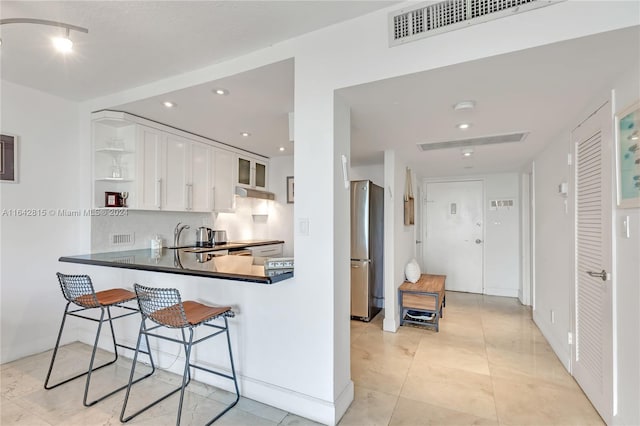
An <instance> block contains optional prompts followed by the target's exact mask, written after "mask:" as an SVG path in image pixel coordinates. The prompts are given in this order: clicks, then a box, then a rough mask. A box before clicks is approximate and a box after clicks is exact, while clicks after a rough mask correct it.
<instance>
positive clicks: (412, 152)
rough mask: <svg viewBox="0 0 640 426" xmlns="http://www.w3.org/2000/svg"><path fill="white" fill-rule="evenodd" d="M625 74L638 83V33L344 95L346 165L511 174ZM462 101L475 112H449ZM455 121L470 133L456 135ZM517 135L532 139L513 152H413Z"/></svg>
mask: <svg viewBox="0 0 640 426" xmlns="http://www.w3.org/2000/svg"><path fill="white" fill-rule="evenodd" d="M632 72H635V75H640V27H632V28H628V29H624V30H618V31H613V32H609V33H602V34H599V35H595V36H590V37H584V38H580V39H575V40H571V41H566V42H561V43H555V44H551V45H547V46H543V47H538V48H534V49H528V50H524V51H520V52H516V53H512V54H507V55H500V56H496V57H491V58H486V59H482V60H477V61H473V62H467V63H464V64H460V65H455V66H450V67H446V68H441V69H437V70H432V71H428V72H423V73H417V74H412V75H407V76H404V77H400V78H394V79H390V80H384V81H378V82H374V83H370V84H365V85H361V86H357V87H351V88H346V89H343V90H341V91H340V94H341V95H342V96H343V97H344V98H345V99H346V101H347V102H348V103H349V104H350V105H351V107H352V118H351V123H352V141H351V147H352V163H354V164H367V163H380V162H382V158H383V151H384V150H385V149H389V148H393V149H395V150H396V152H398V153H399V155H401V157H402V158H405V159H408V160H409V162H410V166H411V167H412V168H414V169H415V170H417V171H419V172H420V174H421V175H423V176H454V175H469V174H481V173H487V172H505V171H517V170H520V169H521V167H522V166H523V165H524V164H525V163H526V162H527V161H530V160H531V159H532V158H533V156H534V155H535V154H537V153H538V152H539V151H540V150H541V149H542V148H543V147H544V146H545V145H546V144H547V143H549V141H552V140H558V142H560V143H565V142H566V139H563V138H565V137H566V135H561V134H559V133H560V132H562V131H563V130H566V129H567V126H569V125H571V124H577V123H578V121H577V120H578V119H579V118H580V117H579V114H581V113H582V112H583V110H584V109H585V108H586V107H587V106H588V105H589V104H590V103H591V104H592V105H593V102H594V101H597V100H599V99H594V96H596V95H597V94H598V93H600V94H603V93H604V94H607V93H608V92H607V90H610V89H611V88H612V84H614V83H615V82H616V80H617V79H618V78H620V77H621V76H622V74H624V73H632ZM632 75H633V74H632ZM605 96H606V95H605ZM600 99H605V98H604V97H602V98H600ZM463 100H475V101H476V108H475V109H474V110H472V111H470V112H461V111H454V110H453V106H454V105H455V104H456V103H457V102H459V101H463ZM464 121H468V122H471V123H472V127H471V128H469V129H467V130H464V131H462V130H459V129H457V128H456V125H457V124H458V123H461V122H464ZM520 131H529V132H531V133H530V134H529V135H528V137H527V138H526V139H525V140H524V141H523V142H520V143H510V144H500V145H488V146H482V147H475V148H474V149H475V153H474V155H473V157H472V158H471V159H463V157H462V155H461V149H460V148H450V149H439V150H433V151H424V152H423V151H421V150H419V148H418V147H417V144H419V143H420V144H421V143H427V142H441V141H447V140H455V139H464V138H473V137H480V136H489V135H498V134H504V133H512V132H520ZM554 138H555V139H554ZM465 167H471V168H465Z"/></svg>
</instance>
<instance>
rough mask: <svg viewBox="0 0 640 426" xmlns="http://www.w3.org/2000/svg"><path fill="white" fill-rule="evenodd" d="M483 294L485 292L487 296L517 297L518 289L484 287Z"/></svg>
mask: <svg viewBox="0 0 640 426" xmlns="http://www.w3.org/2000/svg"><path fill="white" fill-rule="evenodd" d="M484 294H486V295H487V296H503V297H518V289H517V288H499V287H485V289H484Z"/></svg>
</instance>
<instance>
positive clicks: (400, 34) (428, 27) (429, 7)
mask: <svg viewBox="0 0 640 426" xmlns="http://www.w3.org/2000/svg"><path fill="white" fill-rule="evenodd" d="M561 1H564V0H447V1H442V2H439V3H433V2H427V3H423V4H421V5H420V6H417V7H412V8H410V9H401V10H398V11H395V12H391V13H390V14H389V45H390V46H397V45H399V44H403V43H407V42H409V41H415V40H418V39H421V38H425V37H429V36H432V35H435V34H440V33H443V32H446V31H452V30H457V29H460V28H465V27H468V26H469V25H474V24H479V23H481V22H486V21H491V20H494V19H498V18H503V17H505V16H509V15H513V14H515V13H521V12H526V11H528V10H532V9H537V8H539V7H545V6H550V5H552V4H554V3H559V2H561Z"/></svg>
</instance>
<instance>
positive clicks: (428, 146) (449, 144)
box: [418, 132, 529, 151]
mask: <svg viewBox="0 0 640 426" xmlns="http://www.w3.org/2000/svg"><path fill="white" fill-rule="evenodd" d="M528 134H529V132H518V133H508V134H504V135H495V136H482V137H479V138H469V139H456V140H453V141H442V142H426V143H419V144H418V147H419V148H420V149H421V150H422V151H431V150H433V149H445V148H466V147H468V146H479V145H495V144H499V143H512V142H522V141H523V140H525V138H526V137H527V135H528Z"/></svg>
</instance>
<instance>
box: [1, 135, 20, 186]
mask: <svg viewBox="0 0 640 426" xmlns="http://www.w3.org/2000/svg"><path fill="white" fill-rule="evenodd" d="M0 181H1V182H10V183H17V182H18V137H17V136H15V135H6V134H2V135H0Z"/></svg>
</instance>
